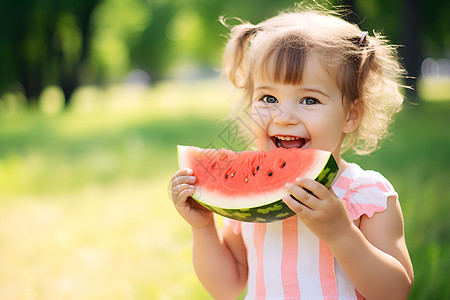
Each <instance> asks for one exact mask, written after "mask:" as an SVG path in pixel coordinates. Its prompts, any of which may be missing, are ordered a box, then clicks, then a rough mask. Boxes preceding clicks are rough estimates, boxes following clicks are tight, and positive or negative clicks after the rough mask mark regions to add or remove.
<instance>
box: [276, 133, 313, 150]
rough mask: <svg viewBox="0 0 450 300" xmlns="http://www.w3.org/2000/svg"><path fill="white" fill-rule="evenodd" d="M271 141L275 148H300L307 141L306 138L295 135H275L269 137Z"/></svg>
mask: <svg viewBox="0 0 450 300" xmlns="http://www.w3.org/2000/svg"><path fill="white" fill-rule="evenodd" d="M271 139H272V141H273V143H274V144H275V146H277V148H286V149H291V148H302V147H303V146H305V145H306V144H307V143H308V140H306V139H304V138H300V137H296V136H282V135H276V136H273V137H271Z"/></svg>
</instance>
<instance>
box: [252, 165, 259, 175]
mask: <svg viewBox="0 0 450 300" xmlns="http://www.w3.org/2000/svg"><path fill="white" fill-rule="evenodd" d="M258 170H259V166H256V170H255V171H253V175H256V171H258Z"/></svg>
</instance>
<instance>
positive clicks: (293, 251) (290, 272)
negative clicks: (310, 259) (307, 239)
mask: <svg viewBox="0 0 450 300" xmlns="http://www.w3.org/2000/svg"><path fill="white" fill-rule="evenodd" d="M297 227H298V218H297V217H294V218H288V219H286V220H284V221H283V233H282V234H283V254H282V257H281V281H282V283H283V292H284V297H285V299H287V298H289V297H298V298H296V299H300V289H299V286H298V278H297V259H298V228H297Z"/></svg>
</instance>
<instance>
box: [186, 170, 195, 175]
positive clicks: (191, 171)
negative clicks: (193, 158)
mask: <svg viewBox="0 0 450 300" xmlns="http://www.w3.org/2000/svg"><path fill="white" fill-rule="evenodd" d="M186 173H187V175H192V174H193V173H194V171H193V170H192V169H186Z"/></svg>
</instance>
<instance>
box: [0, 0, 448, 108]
mask: <svg viewBox="0 0 450 300" xmlns="http://www.w3.org/2000/svg"><path fill="white" fill-rule="evenodd" d="M296 2H297V1H293V0H280V1H271V0H247V1H238V0H230V1H221V0H189V1H188V0H173V1H164V0H127V1H120V0H78V1H72V0H16V1H2V2H1V3H0V26H1V28H2V30H1V31H0V64H1V66H2V68H1V69H0V96H1V95H2V94H4V93H5V92H13V93H23V94H25V99H26V101H27V102H28V103H30V104H33V103H36V102H38V101H39V96H40V94H41V92H42V91H43V90H44V88H45V87H46V86H48V85H57V86H60V87H61V89H62V91H63V94H64V99H65V104H66V105H67V104H68V103H69V101H70V99H71V96H72V94H73V92H74V91H75V89H76V88H77V87H78V86H80V85H83V84H92V83H97V84H98V83H111V82H119V81H121V80H123V79H124V77H125V76H126V74H127V73H128V72H130V71H131V70H134V69H142V70H144V71H145V72H147V73H148V74H150V77H151V78H152V79H153V80H154V81H155V80H158V79H161V78H164V77H168V76H172V77H173V76H177V75H178V76H180V74H181V76H187V77H195V76H204V75H203V73H204V72H205V71H204V70H211V69H214V68H215V69H217V68H219V67H220V57H221V54H222V48H223V43H224V38H223V35H226V34H227V30H226V29H225V28H224V27H223V26H222V25H221V24H220V23H219V22H218V17H219V16H222V15H223V16H226V17H239V18H242V19H244V20H249V21H251V22H259V21H261V20H263V19H264V18H267V17H270V16H272V15H274V14H275V13H276V12H278V11H279V10H282V9H286V8H292V7H294V4H295V3H296ZM312 2H313V1H312V0H309V1H303V3H304V4H308V3H312ZM319 2H321V3H326V2H325V1H319ZM328 2H329V3H328V4H326V5H333V4H334V5H342V4H344V5H349V7H350V8H352V9H353V10H354V11H355V12H356V14H357V15H358V16H359V18H358V17H356V16H355V15H350V16H349V19H350V20H351V21H355V22H357V23H360V25H361V27H362V28H363V29H366V30H369V31H371V30H372V29H375V30H377V31H378V30H380V29H381V31H382V32H383V33H385V34H386V35H387V36H389V37H390V38H391V39H392V40H393V41H394V43H396V44H405V45H406V47H405V48H403V49H401V51H402V54H403V55H404V56H405V64H406V65H407V67H408V68H409V69H410V71H411V72H410V73H411V75H412V76H417V75H418V68H419V64H420V62H421V60H422V58H423V57H425V56H434V57H441V56H446V55H448V51H449V49H450V28H449V26H450V25H449V24H450V23H449V22H448V21H447V16H448V14H449V13H450V2H448V1H443V0H430V1H418V0H413V1H406V0H397V1H391V0H364V1H363V0H352V1H342V2H341V1H338V0H335V1H331V0H330V1H328ZM202 70H203V71H202ZM210 72H211V71H210Z"/></svg>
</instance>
